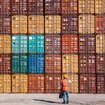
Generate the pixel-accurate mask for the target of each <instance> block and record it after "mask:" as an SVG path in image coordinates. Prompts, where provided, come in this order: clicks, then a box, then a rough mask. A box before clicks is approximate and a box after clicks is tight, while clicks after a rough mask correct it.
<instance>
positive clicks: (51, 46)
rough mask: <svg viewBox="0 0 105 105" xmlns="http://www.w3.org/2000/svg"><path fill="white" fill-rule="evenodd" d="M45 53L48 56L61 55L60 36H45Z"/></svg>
mask: <svg viewBox="0 0 105 105" xmlns="http://www.w3.org/2000/svg"><path fill="white" fill-rule="evenodd" d="M45 52H46V53H47V54H58V53H59V54H60V53H61V36H60V35H45Z"/></svg>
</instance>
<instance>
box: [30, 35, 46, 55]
mask: <svg viewBox="0 0 105 105" xmlns="http://www.w3.org/2000/svg"><path fill="white" fill-rule="evenodd" d="M29 53H44V36H43V35H30V36H29Z"/></svg>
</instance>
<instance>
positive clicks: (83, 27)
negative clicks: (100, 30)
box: [78, 14, 94, 34]
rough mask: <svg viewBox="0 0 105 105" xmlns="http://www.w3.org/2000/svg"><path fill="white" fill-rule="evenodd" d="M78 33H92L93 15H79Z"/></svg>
mask: <svg viewBox="0 0 105 105" xmlns="http://www.w3.org/2000/svg"><path fill="white" fill-rule="evenodd" d="M78 27H79V33H83V34H85V33H88V34H90V33H94V15H87V14H85V15H79V24H78Z"/></svg>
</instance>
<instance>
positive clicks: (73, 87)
mask: <svg viewBox="0 0 105 105" xmlns="http://www.w3.org/2000/svg"><path fill="white" fill-rule="evenodd" d="M66 75H67V77H68V80H69V92H71V93H78V75H77V74H66Z"/></svg>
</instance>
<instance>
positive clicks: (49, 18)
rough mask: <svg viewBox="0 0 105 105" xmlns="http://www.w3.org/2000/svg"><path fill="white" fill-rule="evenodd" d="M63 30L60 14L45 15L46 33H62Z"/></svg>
mask: <svg viewBox="0 0 105 105" xmlns="http://www.w3.org/2000/svg"><path fill="white" fill-rule="evenodd" d="M60 32H61V17H60V16H59V15H54V16H53V15H46V16H45V33H56V34H57V33H60Z"/></svg>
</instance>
